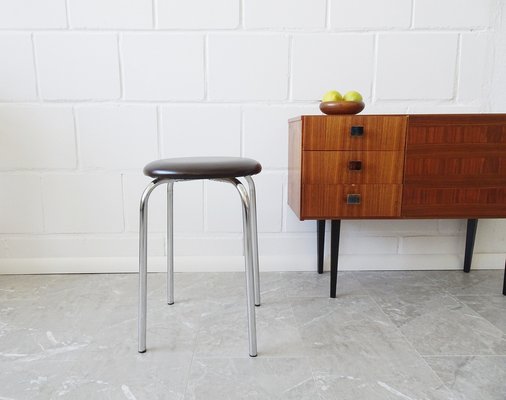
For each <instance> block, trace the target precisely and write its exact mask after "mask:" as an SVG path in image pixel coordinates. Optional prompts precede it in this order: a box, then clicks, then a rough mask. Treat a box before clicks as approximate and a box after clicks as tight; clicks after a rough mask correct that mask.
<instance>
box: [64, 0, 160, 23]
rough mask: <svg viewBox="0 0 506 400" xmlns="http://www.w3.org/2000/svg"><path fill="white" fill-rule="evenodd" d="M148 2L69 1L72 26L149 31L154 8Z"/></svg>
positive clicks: (123, 0)
mask: <svg viewBox="0 0 506 400" xmlns="http://www.w3.org/2000/svg"><path fill="white" fill-rule="evenodd" d="M152 6H153V5H152V3H151V1H146V0H107V1H104V0H68V9H69V19H70V26H71V27H72V28H86V29H93V28H98V29H149V28H152V27H153V7H152Z"/></svg>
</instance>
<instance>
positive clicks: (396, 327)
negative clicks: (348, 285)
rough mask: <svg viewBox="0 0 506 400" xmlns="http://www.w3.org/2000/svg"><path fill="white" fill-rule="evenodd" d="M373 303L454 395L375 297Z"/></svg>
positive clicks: (445, 386) (443, 385)
mask: <svg viewBox="0 0 506 400" xmlns="http://www.w3.org/2000/svg"><path fill="white" fill-rule="evenodd" d="M369 297H370V298H371V299H372V301H373V302H374V304H376V307H378V308H379V309H380V310H381V313H382V314H383V315H385V317H386V318H387V319H388V320H389V321H390V322H391V324H392V325H393V326H394V327H395V330H396V331H397V332H398V333H399V334H400V335H401V336H402V338H403V339H404V342H405V343H406V344H407V345H408V346H409V347H410V348H411V349H412V350H413V352H414V353H415V354H416V355H418V357H419V358H420V359H421V360H422V362H423V363H424V364H425V365H426V366H427V367H428V368H429V370H430V371H432V373H433V374H434V375H435V377H436V378H437V379H438V381H439V382H440V384H441V386H442V387H444V388H445V389H446V390H447V391H448V392H449V393H452V391H451V390H450V388H449V387H448V386H447V385H446V384H445V383H444V382H443V380H442V379H441V377H440V376H439V375H438V374H437V372H436V371H434V369H432V367H431V366H430V365H429V363H428V362H427V360H425V359H424V358H423V356H422V355H421V354H420V352H419V351H418V350H417V349H416V348H415V346H414V345H413V343H411V341H410V340H409V339H408V338H407V337H406V335H405V334H404V333H403V332H402V331H401V329H400V328H399V327H398V326H397V325H395V323H394V321H393V320H392V319H391V318H390V317H389V316H388V315H387V314H386V313H385V311H384V310H383V308H382V307H381V306H380V305H379V303H378V302H377V301H376V299H375V298H374V297H373V296H371V295H370V296H369Z"/></svg>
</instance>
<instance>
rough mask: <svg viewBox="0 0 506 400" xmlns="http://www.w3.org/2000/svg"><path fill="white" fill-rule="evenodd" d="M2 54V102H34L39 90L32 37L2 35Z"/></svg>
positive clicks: (0, 66) (0, 70) (0, 38)
mask: <svg viewBox="0 0 506 400" xmlns="http://www.w3.org/2000/svg"><path fill="white" fill-rule="evenodd" d="M0 54H1V55H2V61H1V62H0V100H1V101H5V100H7V101H8V100H13V101H16V100H18V101H19V100H34V99H35V98H36V96H37V89H36V86H35V66H34V61H33V50H32V39H31V37H30V35H29V34H27V33H13V34H3V35H0Z"/></svg>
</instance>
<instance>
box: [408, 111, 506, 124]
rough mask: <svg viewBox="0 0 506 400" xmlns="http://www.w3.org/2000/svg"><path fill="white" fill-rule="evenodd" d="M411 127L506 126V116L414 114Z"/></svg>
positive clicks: (410, 120) (410, 121)
mask: <svg viewBox="0 0 506 400" xmlns="http://www.w3.org/2000/svg"><path fill="white" fill-rule="evenodd" d="M409 125H410V126H415V125H426V126H442V125H506V114H412V115H409Z"/></svg>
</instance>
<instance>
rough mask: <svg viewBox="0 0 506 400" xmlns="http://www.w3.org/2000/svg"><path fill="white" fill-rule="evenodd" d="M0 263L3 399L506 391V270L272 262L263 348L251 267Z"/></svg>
mask: <svg viewBox="0 0 506 400" xmlns="http://www.w3.org/2000/svg"><path fill="white" fill-rule="evenodd" d="M164 283H165V276H164V275H163V274H150V275H149V279H148V288H149V295H148V335H147V339H148V351H147V353H145V354H138V353H137V350H136V349H137V331H136V324H137V307H136V305H137V276H136V275H134V274H115V275H96V274H95V275H30V276H26V275H25V276H6V275H3V276H0V399H16V400H18V399H19V400H21V399H126V400H134V399H138V400H141V399H181V400H186V399H188V400H189V399H203V400H227V399H230V400H236V399H259V400H260V399H261V400H269V399H301V400H304V399H311V400H313V399H339V400H369V399H371V400H394V399H396V400H504V399H506V297H505V296H502V294H501V292H502V288H501V285H502V272H501V271H472V272H471V274H464V273H463V272H460V271H451V272H450V271H425V272H421V271H412V272H386V271H384V272H342V273H340V274H339V282H338V297H337V298H336V299H329V298H328V290H329V276H328V274H324V275H318V274H316V273H289V272H285V273H283V272H282V273H262V274H261V287H262V295H263V298H262V306H261V307H259V308H257V330H258V357H257V358H250V357H248V355H247V336H246V335H247V329H246V316H245V311H246V310H245V303H244V276H243V274H240V273H180V274H176V285H175V286H176V304H174V305H173V306H168V305H166V304H165V302H164V298H165V285H164Z"/></svg>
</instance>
